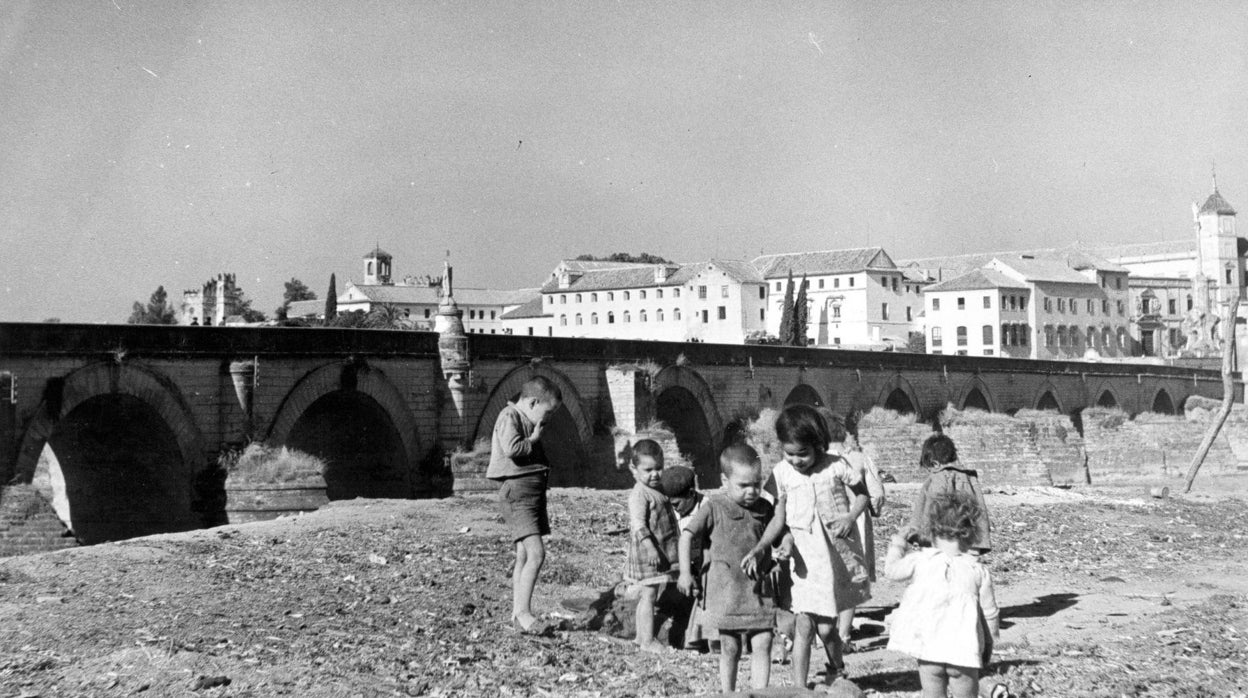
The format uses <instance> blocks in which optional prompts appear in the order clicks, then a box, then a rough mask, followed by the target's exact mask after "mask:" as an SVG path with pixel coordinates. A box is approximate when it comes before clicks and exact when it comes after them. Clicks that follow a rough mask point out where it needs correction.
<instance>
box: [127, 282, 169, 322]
mask: <svg viewBox="0 0 1248 698" xmlns="http://www.w3.org/2000/svg"><path fill="white" fill-rule="evenodd" d="M126 322H127V323H129V324H131V325H176V324H177V323H178V316H177V313H176V312H174V310H173V307H172V306H171V305H169V294H167V293H165V287H164V286H157V287H156V290H155V291H153V292H152V297H151V298H149V299H148V301H147V305H143V304H142V303H140V302H138V301H135V302H134V305H133V306H131V308H130V319H128V320H126Z"/></svg>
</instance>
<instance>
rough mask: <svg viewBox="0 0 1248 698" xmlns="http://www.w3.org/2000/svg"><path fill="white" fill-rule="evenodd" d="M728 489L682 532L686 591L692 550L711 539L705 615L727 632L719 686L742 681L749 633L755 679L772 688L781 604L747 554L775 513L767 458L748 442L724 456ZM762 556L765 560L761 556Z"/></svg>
mask: <svg viewBox="0 0 1248 698" xmlns="http://www.w3.org/2000/svg"><path fill="white" fill-rule="evenodd" d="M719 468H720V472H721V474H722V475H723V488H722V489H721V490H720V491H719V492H716V493H713V494H710V495H708V496H707V497H706V500H705V503H704V506H703V507H702V508H701V509H699V510H698V512H697V513H696V514H695V515H694V517H693V520H692V521H690V522H689V526H688V528H686V529H685V530H684V531H682V532H681V535H680V579H679V581H678V582H677V586H678V587H679V588H680V590H681V591H682V592H684V593H685V594H692V593H693V591H694V577H693V565H692V562H691V560H692V557H693V556H692V551H693V549H694V546H701V545H702V544H703V541H704V539H709V540H710V546H709V549H708V550H707V554H706V559H705V561H704V565H703V566H704V570H705V577H706V578H705V580H704V584H703V585H702V588H703V589H704V593H705V594H706V599H705V601H706V612H705V615H704V617H703V618H704V621H705V623H706V625H707V627H710V628H715V629H716V630H718V631H719V647H720V651H719V685H720V689H721V690H723V691H724V692H725V693H731V692H732V691H734V690H736V686H737V663H738V661H739V660H740V657H741V638H743V637H744V638H746V639H747V640H748V641H749V644H750V683H751V685H752V686H753V687H754V688H766V687H767V684H768V683H770V681H771V637H772V629H773V628H774V627H775V624H776V612H775V604H774V603H773V602H772V599H771V597H770V594H769V590H768V589H767V588H766V586H767V584H766V574H765V568H764V567H763V566H762V565H761V564H760V565H758V566H756V567H755V572H754V573H752V574H747V573H746V571H745V570H744V569H743V568H742V565H741V560H742V558H743V557H745V556H746V555H747V554H748V553H749V552H750V551H751V550H753V549H754V548H755V547H756V546H757V545H758V544H759V540H760V538H761V536H762V535H763V531H764V530H766V529H767V527H768V524H769V522H770V521H771V520H772V515H773V510H772V506H771V503H770V502H768V501H767V500H766V499H764V498H763V496H762V491H763V464H762V462H761V461H760V460H759V458H758V453H757V452H756V451H755V450H754V449H753V448H751V447H749V446H747V445H745V444H734V445H732V446H729V447H727V448H725V449H724V450H723V452H722V453H721V454H720V456H719ZM760 562H761V560H760Z"/></svg>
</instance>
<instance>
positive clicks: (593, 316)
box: [589, 313, 598, 325]
mask: <svg viewBox="0 0 1248 698" xmlns="http://www.w3.org/2000/svg"><path fill="white" fill-rule="evenodd" d="M589 324H591V325H597V324H598V313H590V314H589Z"/></svg>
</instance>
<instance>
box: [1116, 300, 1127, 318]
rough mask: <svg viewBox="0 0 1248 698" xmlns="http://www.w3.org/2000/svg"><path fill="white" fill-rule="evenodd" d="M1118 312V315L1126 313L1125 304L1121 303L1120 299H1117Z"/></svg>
mask: <svg viewBox="0 0 1248 698" xmlns="http://www.w3.org/2000/svg"><path fill="white" fill-rule="evenodd" d="M1118 314H1119V315H1126V314H1127V304H1126V303H1123V302H1122V301H1118Z"/></svg>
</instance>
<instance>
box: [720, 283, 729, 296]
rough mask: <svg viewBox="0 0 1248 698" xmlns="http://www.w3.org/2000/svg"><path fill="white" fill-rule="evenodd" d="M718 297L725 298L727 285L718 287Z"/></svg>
mask: <svg viewBox="0 0 1248 698" xmlns="http://www.w3.org/2000/svg"><path fill="white" fill-rule="evenodd" d="M719 297H720V298H727V297H728V287H727V286H720V287H719Z"/></svg>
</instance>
